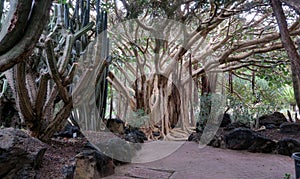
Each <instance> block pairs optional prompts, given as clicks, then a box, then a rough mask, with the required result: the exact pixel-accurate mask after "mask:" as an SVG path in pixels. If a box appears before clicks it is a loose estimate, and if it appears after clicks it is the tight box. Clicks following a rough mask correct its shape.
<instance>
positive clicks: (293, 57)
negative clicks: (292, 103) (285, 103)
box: [271, 0, 300, 109]
mask: <svg viewBox="0 0 300 179" xmlns="http://www.w3.org/2000/svg"><path fill="white" fill-rule="evenodd" d="M271 3H272V8H273V11H274V14H275V17H276V20H277V24H278V27H279V30H280V39H281V42H282V44H283V47H284V48H285V50H286V52H287V55H288V57H289V59H290V62H291V70H292V80H293V88H294V95H295V99H296V102H297V106H298V109H299V107H300V86H299V85H300V83H299V82H300V56H299V54H298V53H297V50H296V47H295V45H294V42H293V41H292V39H291V37H290V33H289V30H288V26H287V22H286V17H285V15H284V12H283V9H282V4H281V2H280V0H272V1H271ZM298 4H299V3H298Z"/></svg>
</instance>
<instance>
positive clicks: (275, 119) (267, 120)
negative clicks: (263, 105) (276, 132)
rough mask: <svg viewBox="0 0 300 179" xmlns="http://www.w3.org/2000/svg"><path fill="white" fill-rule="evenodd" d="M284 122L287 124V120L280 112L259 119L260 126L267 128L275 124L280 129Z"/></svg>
mask: <svg viewBox="0 0 300 179" xmlns="http://www.w3.org/2000/svg"><path fill="white" fill-rule="evenodd" d="M284 122H287V119H286V118H285V116H284V115H283V114H282V113H280V112H274V113H273V114H267V115H263V116H261V117H260V118H259V125H260V126H267V125H269V124H273V125H275V126H277V127H279V126H280V125H281V124H282V123H284Z"/></svg>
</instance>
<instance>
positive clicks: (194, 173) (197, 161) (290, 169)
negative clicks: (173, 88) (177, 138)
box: [106, 142, 295, 179]
mask: <svg viewBox="0 0 300 179" xmlns="http://www.w3.org/2000/svg"><path fill="white" fill-rule="evenodd" d="M172 145H173V144H171V145H167V146H168V147H170V146H172ZM163 149H165V146H164V145H161V144H159V145H153V147H152V148H151V147H149V146H147V147H143V149H142V150H141V151H140V153H139V154H142V153H145V152H147V153H148V152H150V153H151V155H147V156H145V157H146V159H147V160H148V161H151V158H152V159H157V156H160V157H161V156H162V155H161V154H160V153H162V151H164V150H163ZM173 149H174V152H173V153H172V154H170V155H168V156H165V157H164V158H161V159H159V160H153V161H151V162H146V163H131V164H126V165H122V166H118V167H117V168H116V172H115V174H114V175H113V176H109V177H106V178H111V179H118V178H120V179H121V178H123V179H126V178H151V179H152V178H157V179H158V178H159V179H165V178H170V179H183V178H187V179H198V178H199V179H206V178H207V179H244V178H245V179H262V178H265V179H267V178H268V179H277V178H278V179H283V178H284V176H285V174H291V178H295V169H294V160H293V159H292V158H290V157H287V156H282V155H275V154H262V153H249V152H246V151H233V150H226V149H218V148H212V147H208V146H207V147H199V145H198V144H196V143H194V142H184V143H183V145H181V146H180V147H178V145H174V146H173ZM139 154H138V155H137V157H136V158H135V159H134V160H135V161H139V162H141V160H140V158H139V156H141V155H139ZM158 158H159V157H158ZM147 160H144V161H147Z"/></svg>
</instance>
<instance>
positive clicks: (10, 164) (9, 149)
mask: <svg viewBox="0 0 300 179" xmlns="http://www.w3.org/2000/svg"><path fill="white" fill-rule="evenodd" d="M46 149H47V145H46V144H44V143H43V142H41V141H39V140H38V139H35V138H32V137H31V136H29V135H28V134H26V133H25V132H24V131H22V130H19V129H14V128H5V129H2V130H0V178H35V177H36V175H37V171H36V170H37V169H38V168H39V167H40V165H41V162H42V159H43V156H44V154H45V151H46Z"/></svg>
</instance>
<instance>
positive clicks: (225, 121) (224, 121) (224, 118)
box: [220, 113, 231, 127]
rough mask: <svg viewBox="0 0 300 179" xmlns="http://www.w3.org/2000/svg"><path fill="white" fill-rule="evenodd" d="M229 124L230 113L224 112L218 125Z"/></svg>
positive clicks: (224, 125)
mask: <svg viewBox="0 0 300 179" xmlns="http://www.w3.org/2000/svg"><path fill="white" fill-rule="evenodd" d="M229 124H231V119H230V115H229V114H227V113H225V114H224V115H223V119H222V122H221V125H220V127H227V126H228V125H229Z"/></svg>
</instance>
